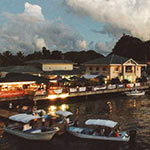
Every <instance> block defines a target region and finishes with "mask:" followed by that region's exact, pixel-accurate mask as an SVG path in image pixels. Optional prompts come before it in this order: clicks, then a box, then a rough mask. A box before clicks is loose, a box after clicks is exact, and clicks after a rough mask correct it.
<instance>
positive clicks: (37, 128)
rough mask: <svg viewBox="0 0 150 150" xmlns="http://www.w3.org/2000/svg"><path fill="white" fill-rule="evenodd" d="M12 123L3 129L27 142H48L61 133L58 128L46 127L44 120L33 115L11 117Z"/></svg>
mask: <svg viewBox="0 0 150 150" xmlns="http://www.w3.org/2000/svg"><path fill="white" fill-rule="evenodd" d="M9 120H11V123H10V124H8V125H7V126H4V127H3V130H4V131H5V132H7V133H9V134H12V135H16V136H18V137H21V138H24V139H27V140H39V141H48V140H51V139H52V138H53V137H54V135H55V134H56V133H57V132H58V131H59V128H58V127H46V126H43V125H42V118H41V117H40V116H34V115H32V114H25V113H24V114H17V115H13V116H10V117H9Z"/></svg>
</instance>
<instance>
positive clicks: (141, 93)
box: [125, 90, 145, 96]
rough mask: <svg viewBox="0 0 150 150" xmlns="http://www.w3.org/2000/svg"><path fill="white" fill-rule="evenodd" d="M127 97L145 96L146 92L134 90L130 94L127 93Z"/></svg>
mask: <svg viewBox="0 0 150 150" xmlns="http://www.w3.org/2000/svg"><path fill="white" fill-rule="evenodd" d="M125 94H126V95H127V96H142V95H145V91H139V90H133V91H130V92H125Z"/></svg>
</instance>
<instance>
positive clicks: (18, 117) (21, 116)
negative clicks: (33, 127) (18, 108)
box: [9, 114, 41, 123]
mask: <svg viewBox="0 0 150 150" xmlns="http://www.w3.org/2000/svg"><path fill="white" fill-rule="evenodd" d="M39 118H41V117H40V116H33V115H32V114H17V115H13V116H10V117H9V119H10V120H13V121H17V122H22V123H28V122H29V121H31V120H34V119H39Z"/></svg>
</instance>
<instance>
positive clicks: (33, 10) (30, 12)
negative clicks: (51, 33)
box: [24, 2, 45, 20]
mask: <svg viewBox="0 0 150 150" xmlns="http://www.w3.org/2000/svg"><path fill="white" fill-rule="evenodd" d="M24 7H25V10H24V14H25V15H27V16H32V17H36V18H39V19H41V20H45V19H44V16H43V14H42V8H41V7H40V6H38V5H31V4H29V3H28V2H26V3H25V4H24Z"/></svg>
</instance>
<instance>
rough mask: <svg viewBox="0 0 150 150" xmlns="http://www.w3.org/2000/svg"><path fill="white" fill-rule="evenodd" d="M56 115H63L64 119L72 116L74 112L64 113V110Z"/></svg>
mask: <svg viewBox="0 0 150 150" xmlns="http://www.w3.org/2000/svg"><path fill="white" fill-rule="evenodd" d="M56 115H62V116H64V117H68V116H70V115H73V113H72V112H70V111H62V110H59V111H56Z"/></svg>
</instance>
